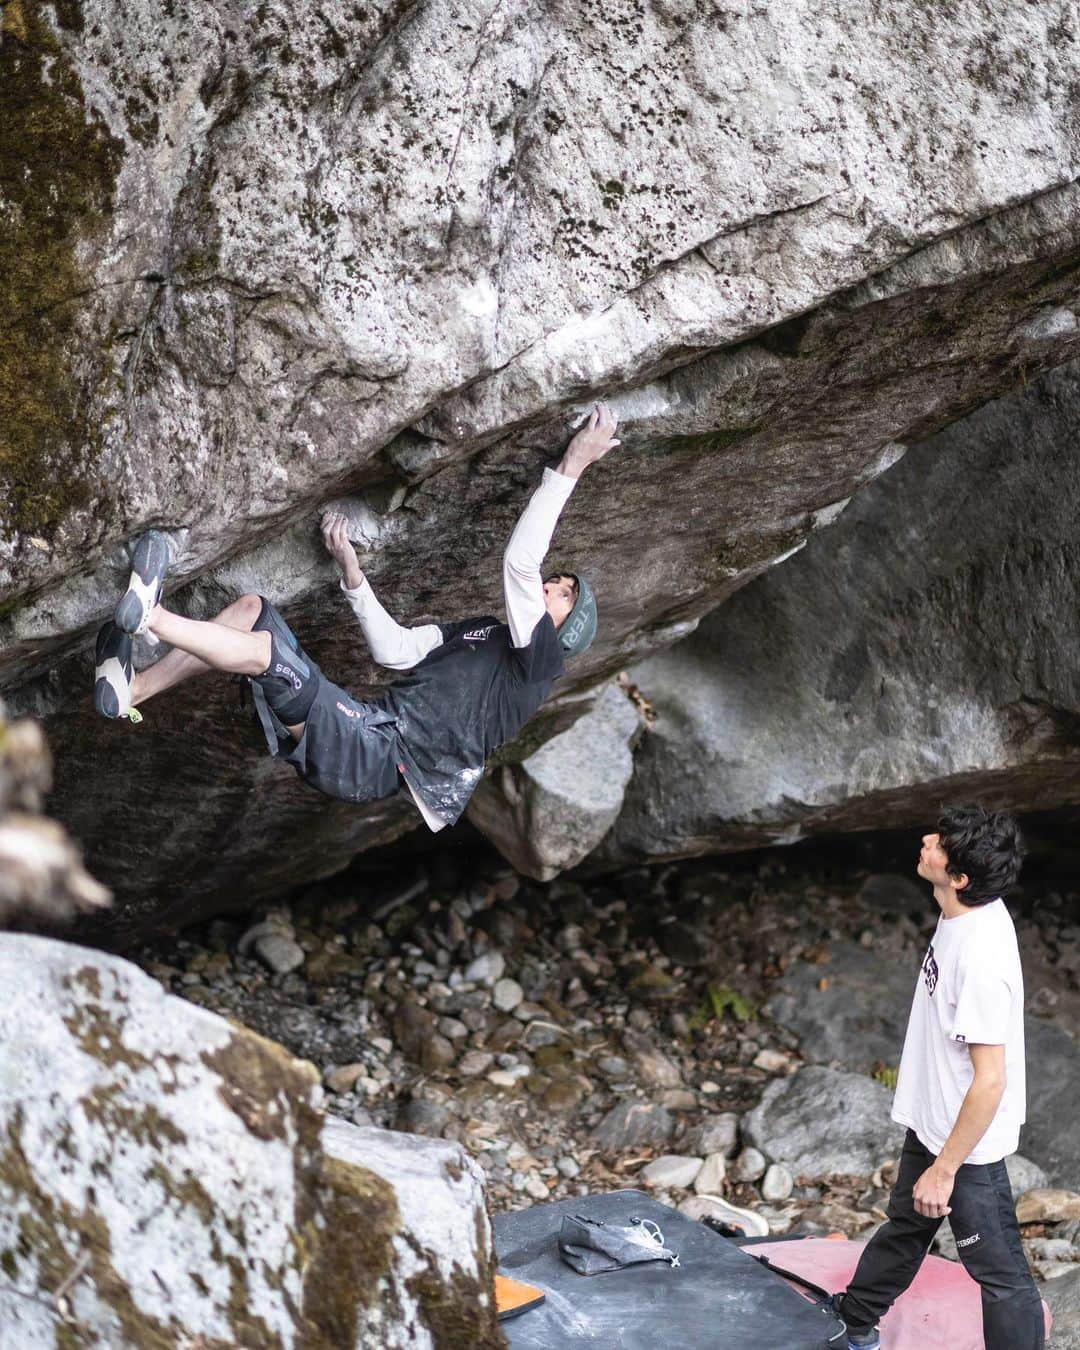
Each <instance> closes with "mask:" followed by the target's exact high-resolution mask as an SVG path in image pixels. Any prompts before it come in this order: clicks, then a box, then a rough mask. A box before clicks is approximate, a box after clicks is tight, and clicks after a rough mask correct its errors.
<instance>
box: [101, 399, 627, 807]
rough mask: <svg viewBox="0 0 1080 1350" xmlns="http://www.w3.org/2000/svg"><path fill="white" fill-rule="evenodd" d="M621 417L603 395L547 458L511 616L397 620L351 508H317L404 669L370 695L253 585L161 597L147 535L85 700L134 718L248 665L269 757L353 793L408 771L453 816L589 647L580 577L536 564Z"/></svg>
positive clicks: (364, 793)
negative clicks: (150, 656) (140, 649)
mask: <svg viewBox="0 0 1080 1350" xmlns="http://www.w3.org/2000/svg"><path fill="white" fill-rule="evenodd" d="M615 429H616V418H615V414H614V413H613V412H612V410H611V409H610V408H609V407H608V406H607V405H605V404H599V405H597V407H596V408H595V410H594V411H593V412H592V413H591V414H590V415H589V417H588V419H587V420H586V422H585V424H584V426H583V427H582V428H581V429H580V430H579V431H578V432H577V434H576V435H575V436H574V437H573V439H572V440H571V441H570V443H569V445H568V446H567V448H566V451H565V453H564V455H563V457H562V459H561V461H560V462H559V464H558V465H557V466H556V468H554V469H545V470H544V475H543V480H542V482H541V483H540V486H539V487H538V488H537V489H536V491H535V492H534V493H533V495H532V498H531V499H530V501H529V503H528V505H527V507H526V508H525V511H524V512H523V514H522V516H521V518H520V519H519V521H518V522H517V525H516V527H515V529H514V532H513V534H512V535H511V537H510V542H509V543H508V545H507V547H506V553H505V555H504V558H503V591H504V596H505V601H506V618H507V621H506V623H501V622H500V621H499V620H498V619H497V618H496V617H494V616H492V615H483V616H480V617H476V618H470V619H465V620H460V621H457V622H453V623H439V624H434V623H432V624H424V625H422V626H420V627H416V628H406V627H402V626H401V625H400V624H398V623H396V622H395V621H394V620H393V619H392V618H391V617H390V616H389V615H388V614H387V612H386V610H385V609H383V607H382V605H381V604H380V603H379V601H378V600H377V599H376V597H375V594H374V592H373V591H372V589H371V584H370V582H369V581H368V580H367V578H366V577H365V576H364V573H363V571H362V570H361V568H360V564H359V560H358V558H357V556H356V551H355V549H354V548H353V546H352V544H351V543H350V541H349V538H348V534H347V523H346V520H345V517H344V516H342V515H340V514H337V513H334V512H328V513H327V514H326V515H325V516H324V517H323V520H322V535H323V540H324V542H325V545H326V548H327V549H328V551H329V552H330V554H331V555H332V557H333V558H334V559H335V561H336V562H337V563H338V566H339V567H340V568H341V573H342V575H341V588H342V590H343V591H344V593H345V597H346V599H347V600H348V602H349V605H350V607H351V608H352V611H353V613H354V614H355V615H356V617H357V618H358V619H359V621H360V627H361V629H362V630H363V633H364V637H365V638H366V640H367V643H368V646H369V648H370V651H371V655H372V657H373V658H374V660H375V661H377V662H378V663H379V664H380V665H382V666H385V667H386V668H388V669H390V670H394V671H400V672H404V673H403V674H402V677H401V678H400V679H398V680H396V681H395V682H394V683H393V684H391V685H390V687H389V688H388V689H387V691H386V693H385V694H384V695H383V696H382V697H381V698H379V699H377V700H375V701H373V702H367V703H363V702H359V701H357V700H356V699H354V698H352V697H351V696H350V695H349V694H348V693H346V691H345V690H344V689H342V688H341V687H340V686H339V685H336V684H334V683H333V682H332V681H331V680H329V679H328V678H327V677H326V675H324V674H323V672H322V671H321V670H320V669H319V667H318V666H317V665H316V664H315V662H314V661H312V660H311V658H310V657H309V656H308V655H307V654H306V653H305V652H304V650H303V648H302V647H301V646H300V644H299V642H298V641H297V639H296V637H295V636H294V635H293V633H292V631H291V630H290V629H289V626H288V625H287V624H286V622H285V620H284V619H283V618H282V616H281V614H280V613H279V612H278V610H277V609H276V608H275V607H274V606H273V605H272V604H271V603H270V602H269V601H268V600H267V599H265V598H264V597H262V596H259V595H253V594H252V595H243V596H241V597H240V598H239V599H238V600H235V601H234V602H233V603H232V604H231V605H229V606H227V607H226V608H225V609H223V610H222V611H221V613H220V614H218V615H217V616H216V617H215V618H214V619H213V620H211V621H209V622H202V621H199V620H196V619H186V618H183V617H182V616H181V615H179V614H175V613H173V612H172V611H171V610H169V609H166V608H165V606H164V605H163V604H162V603H161V594H162V584H163V582H164V580H165V576H166V573H167V570H168V566H169V542H168V539H167V537H166V536H165V535H164V534H163V533H161V532H160V531H150V532H149V533H147V534H145V535H143V536H142V537H141V538H140V540H139V541H138V543H137V545H136V547H135V550H134V553H133V556H132V569H133V570H132V573H131V580H130V581H129V583H128V589H127V591H126V593H125V594H124V596H123V598H122V599H121V601H120V603H119V604H118V605H117V608H116V613H115V616H114V619H113V620H112V621H110V622H109V623H106V624H105V625H104V627H103V628H102V629H101V631H100V633H99V634H98V640H97V649H96V675H95V687H94V703H95V707H96V708H97V710H98V712H100V713H102V714H103V715H104V716H106V717H129V718H131V719H132V720H133V721H141V720H142V719H141V716H140V714H139V713H138V712H137V711H136V709H137V708H138V707H139V706H140V705H141V704H143V703H145V702H146V701H147V700H148V699H151V698H153V697H154V696H155V695H157V694H160V693H163V692H164V691H165V690H166V689H171V688H173V686H175V685H177V684H179V683H180V682H181V681H183V680H186V679H190V678H191V677H192V676H193V675H198V674H200V673H202V672H204V671H206V670H211V669H213V670H221V671H227V672H229V673H231V674H235V675H243V676H246V677H247V678H248V679H249V680H250V682H251V687H252V693H253V695H254V701H255V706H256V709H257V711H258V714H259V720H260V722H261V725H262V728H263V731H264V733H265V736H266V740H267V745H268V747H269V750H270V753H271V754H272V755H274V756H275V757H277V758H279V759H283V760H284V761H285V762H286V763H288V764H291V765H292V766H293V767H294V768H295V769H296V771H297V772H298V773H299V774H300V776H301V777H302V778H303V779H304V780H305V781H306V782H308V783H310V784H311V785H312V786H313V787H315V788H318V789H319V790H320V791H321V792H324V793H326V795H327V796H330V797H336V798H340V799H342V800H344V801H351V802H369V801H375V800H377V799H379V798H382V797H387V796H390V795H392V794H393V793H395V792H396V791H397V790H398V789H399V787H400V786H401V785H402V783H404V785H405V786H406V788H407V789H408V791H409V792H410V793H411V795H412V797H413V799H414V801H415V802H416V805H417V807H418V808H419V810H420V813H421V815H422V816H423V818H424V820H425V822H426V823H427V824H428V826H429V827H430V828H431V829H432V830H439V829H442V828H443V826H445V825H452V824H453V823H454V821H456V820H457V819H458V817H459V816H460V815H461V813H462V812H463V811H464V809H465V806H466V804H467V802H468V800H469V797H470V795H471V794H472V791H473V789H474V788H475V786H476V784H477V783H478V781H479V780H480V777H481V775H482V773H483V770H484V764H485V761H486V760H487V758H488V757H489V755H491V753H492V752H493V751H494V750H495V749H496V748H497V747H498V746H500V745H502V744H504V743H505V742H506V741H509V740H511V739H512V738H513V737H514V736H516V735H517V733H518V732H519V731H520V730H521V728H522V727H523V726H524V725H525V723H526V722H527V721H528V720H529V718H530V717H532V715H533V714H534V713H535V712H536V711H537V709H538V708H539V707H540V705H541V704H542V703H543V701H544V699H545V698H546V697H547V694H548V691H549V690H550V689H551V686H552V683H553V682H554V681H555V680H556V679H557V678H558V677H559V676H560V675H561V674H562V673H563V670H564V665H563V662H564V658H565V657H568V656H576V655H579V654H580V653H581V652H583V651H585V649H586V648H587V647H588V646H589V644H590V643H591V642H592V640H593V638H594V636H595V634H596V625H597V612H596V600H595V597H594V595H593V592H592V590H591V589H590V587H589V584H588V582H587V581H586V580H585V579H584V578H583V577H581V576H579V575H576V574H571V573H566V574H556V575H549V576H548V577H547V578H546V579H544V577H543V574H542V571H541V567H542V563H543V559H544V555H545V554H546V553H547V550H548V545H549V544H550V542H551V536H552V534H553V533H554V530H555V525H556V523H557V521H558V518H559V514H560V512H561V511H562V508H563V506H564V505H565V504H566V502H567V500H568V499H569V497H570V494H571V493H572V492H573V490H574V487H575V485H576V483H577V480H578V478H579V477H580V476H581V474H582V473H583V472H584V470H585V469H586V468H587V467H588V466H589V465H590V464H592V463H594V462H595V461H596V460H598V459H601V458H602V457H603V456H604V455H606V454H607V453H608V451H610V450H611V449H613V448H614V447H615V446H617V445H618V444H619V442H618V441H617V440H616V439H615ZM139 634H148V635H149V636H150V639H151V640H152V641H154V640H156V641H161V642H166V643H168V644H170V646H171V647H172V649H173V650H172V651H170V652H168V653H167V654H166V655H165V656H164V657H163V658H162V659H161V660H160V661H158V662H157V663H156V664H155V665H152V666H150V667H149V668H148V669H146V670H143V671H140V672H138V673H136V672H135V669H134V664H133V660H132V638H133V636H136V635H139Z"/></svg>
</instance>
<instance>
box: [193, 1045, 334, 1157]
mask: <svg viewBox="0 0 1080 1350" xmlns="http://www.w3.org/2000/svg"><path fill="white" fill-rule="evenodd" d="M202 1060H203V1063H204V1064H206V1065H207V1067H208V1068H210V1069H213V1070H214V1072H215V1073H217V1074H219V1075H220V1076H221V1079H222V1083H221V1086H220V1087H219V1088H218V1092H219V1095H220V1096H221V1099H222V1101H223V1102H224V1103H225V1105H226V1106H227V1107H228V1108H229V1109H230V1110H231V1111H234V1112H235V1113H236V1115H238V1116H239V1117H240V1119H241V1120H242V1121H243V1122H244V1124H245V1125H246V1126H247V1128H248V1129H249V1130H250V1131H251V1133H252V1134H253V1135H255V1137H256V1138H257V1139H266V1140H270V1139H278V1140H287V1139H288V1137H289V1128H288V1127H289V1120H290V1117H291V1116H292V1114H293V1111H294V1110H298V1111H300V1112H302V1113H303V1114H304V1115H305V1116H306V1117H310V1119H308V1120H304V1121H298V1122H297V1124H298V1128H299V1133H300V1134H301V1136H302V1137H303V1136H308V1135H310V1134H311V1132H312V1130H313V1129H314V1133H315V1142H317V1138H318V1129H317V1126H314V1125H313V1123H312V1122H313V1121H315V1120H316V1119H317V1117H316V1113H315V1111H314V1109H313V1108H311V1107H309V1106H307V1105H306V1104H307V1101H308V1098H309V1097H310V1094H311V1089H312V1087H313V1086H314V1084H315V1083H317V1082H318V1073H317V1071H316V1069H315V1068H314V1066H313V1065H311V1064H308V1063H307V1061H306V1060H302V1059H295V1058H294V1057H293V1056H292V1055H290V1054H289V1052H288V1051H287V1050H286V1049H285V1048H284V1047H283V1046H280V1045H277V1044H276V1043H275V1042H274V1041H268V1040H265V1039H264V1038H263V1037H262V1036H257V1035H255V1033H254V1032H249V1031H245V1032H240V1033H238V1034H237V1035H235V1036H233V1037H232V1038H231V1039H230V1041H229V1042H228V1044H227V1045H225V1046H224V1047H223V1048H222V1049H221V1050H214V1051H211V1052H206V1053H204V1054H203V1056H202ZM305 1126H306V1128H305ZM304 1142H305V1143H307V1144H308V1145H310V1143H311V1142H312V1141H311V1140H310V1139H308V1138H304Z"/></svg>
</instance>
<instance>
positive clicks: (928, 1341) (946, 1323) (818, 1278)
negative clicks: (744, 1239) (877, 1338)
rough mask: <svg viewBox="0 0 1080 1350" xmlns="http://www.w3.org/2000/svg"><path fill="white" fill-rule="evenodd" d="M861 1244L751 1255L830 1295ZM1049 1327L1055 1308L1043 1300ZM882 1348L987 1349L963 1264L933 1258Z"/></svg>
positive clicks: (845, 1278) (757, 1249)
mask: <svg viewBox="0 0 1080 1350" xmlns="http://www.w3.org/2000/svg"><path fill="white" fill-rule="evenodd" d="M863 1245H864V1244H863V1243H861V1242H835V1241H830V1240H829V1239H827V1238H804V1239H802V1240H801V1241H797V1242H762V1241H753V1242H749V1243H746V1244H744V1246H743V1250H744V1251H746V1252H748V1253H752V1254H753V1253H756V1254H757V1255H764V1256H767V1257H768V1258H769V1260H770V1261H772V1262H774V1263H775V1265H777V1266H779V1267H782V1268H783V1269H784V1270H790V1271H791V1272H792V1273H793V1274H795V1275H801V1276H802V1277H803V1278H804V1279H809V1280H812V1281H813V1282H814V1283H815V1284H818V1285H820V1286H821V1287H822V1288H823V1289H826V1290H828V1292H829V1293H830V1294H835V1293H838V1292H839V1291H840V1290H842V1289H846V1288H847V1285H848V1282H849V1281H850V1279H851V1277H852V1275H854V1273H855V1267H856V1265H858V1262H859V1257H860V1256H861V1255H862V1250H863ZM1043 1316H1044V1317H1045V1319H1046V1330H1047V1334H1048V1335H1049V1332H1050V1310H1049V1309H1048V1308H1047V1307H1046V1304H1045V1303H1044V1304H1043ZM881 1350H983V1337H982V1298H981V1295H980V1293H979V1286H978V1285H977V1284H976V1283H975V1281H974V1280H973V1279H972V1278H971V1276H970V1275H969V1274H968V1273H967V1271H966V1270H965V1269H964V1267H963V1266H962V1265H960V1264H959V1263H958V1262H956V1261H947V1260H946V1259H945V1258H944V1257H942V1256H928V1257H927V1258H926V1260H925V1261H924V1262H923V1263H922V1265H921V1266H920V1267H919V1273H918V1274H917V1275H916V1276H915V1279H914V1281H913V1282H912V1284H911V1287H910V1288H909V1289H908V1290H907V1292H906V1293H904V1294H903V1295H901V1297H900V1298H899V1299H897V1301H896V1303H894V1304H893V1306H892V1307H891V1308H890V1309H889V1311H888V1312H887V1313H886V1314H885V1317H884V1318H883V1319H882V1322H881Z"/></svg>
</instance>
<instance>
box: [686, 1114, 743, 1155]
mask: <svg viewBox="0 0 1080 1350" xmlns="http://www.w3.org/2000/svg"><path fill="white" fill-rule="evenodd" d="M738 1138H739V1117H738V1116H737V1115H736V1114H735V1112H734V1111H721V1112H719V1113H718V1114H716V1115H709V1116H706V1117H705V1118H704V1119H703V1120H701V1121H699V1122H698V1124H696V1125H693V1126H691V1128H690V1129H689V1130H687V1132H686V1135H685V1137H684V1138H683V1144H684V1145H685V1147H686V1148H687V1149H688V1150H689V1152H691V1153H702V1154H705V1155H706V1156H708V1155H709V1154H711V1153H722V1154H723V1155H724V1157H725V1158H730V1157H731V1155H732V1154H733V1153H734V1152H735V1148H736V1146H737V1143H738Z"/></svg>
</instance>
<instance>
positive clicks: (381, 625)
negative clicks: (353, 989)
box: [341, 469, 577, 830]
mask: <svg viewBox="0 0 1080 1350" xmlns="http://www.w3.org/2000/svg"><path fill="white" fill-rule="evenodd" d="M576 482H577V479H575V478H568V477H567V476H566V475H565V474H561V473H556V472H555V470H554V469H545V470H544V476H543V479H542V480H541V482H540V486H539V487H538V488H537V489H536V491H535V492H534V493H533V495H532V496H531V497H530V499H529V504H528V505H527V506H526V508H525V510H524V511H523V512H522V513H521V517H520V519H519V520H518V523H517V525H516V526H515V527H514V532H513V534H512V535H511V536H510V541H509V543H508V544H507V546H506V552H505V554H504V555H503V595H504V598H505V601H506V619H507V624H508V625H509V628H510V636H511V640H512V642H513V645H514V646H515V647H527V646H528V645H529V639H530V638H531V636H532V633H533V629H534V628H535V627H536V625H537V624H538V623H539V621H540V620H541V619H542V618H543V617H544V614H545V613H546V610H547V607H546V606H545V604H544V578H543V573H542V570H541V569H542V566H543V562H544V557H545V555H546V553H547V551H548V547H549V546H550V544H551V536H552V535H553V534H554V533H555V526H556V524H557V523H558V520H559V515H560V514H561V512H562V509H563V507H564V506H565V505H566V503H567V501H568V500H569V497H570V494H571V493H572V492H573V490H574V486H575V484H576ZM341 589H342V591H344V593H345V598H346V599H347V600H348V602H349V607H350V608H351V609H352V612H353V613H354V614H355V615H356V617H357V619H358V620H359V621H360V627H361V629H362V630H363V633H364V638H365V640H366V641H367V644H368V648H369V649H370V651H371V655H372V657H373V658H374V660H375V661H377V662H378V664H379V665H380V666H384V667H386V669H388V670H411V669H412V668H413V666H417V665H419V664H420V662H421V661H422V660H423V659H424V657H425V656H427V655H428V654H429V653H430V652H433V651H434V650H435V648H436V647H438V646H439V645H440V644H441V643H442V641H443V636H442V630H441V629H440V627H439V625H438V624H435V623H426V624H421V625H419V626H418V627H416V628H405V627H404V626H403V625H402V624H399V623H397V622H396V621H395V620H394V619H392V618H391V617H390V615H389V614H387V612H386V610H385V609H384V608H383V607H382V605H381V604H380V603H379V600H378V598H377V597H376V595H375V592H374V591H373V590H372V588H371V583H370V582H369V581H368V579H367V578H366V577H365V578H364V579H363V581H361V583H360V585H359V586H354V587H352V588H351V589H350V588H349V587H348V586H346V585H345V581H344V578H343V579H342V581H341ZM409 790H410V792H412V789H411V787H410V789H409ZM412 797H413V800H414V801H415V802H416V804H417V806H418V807H419V808H420V814H421V815H422V816H423V817H424V821H425V823H426V824H427V825H428V827H429V828H430V829H432V830H441V829H442V828H443V825H444V823H445V822H444V821H442V820H440V819H439V818H438V817H437V816H435V815H434V814H433V813H432V812H431V811H429V810H427V808H425V806H424V805H423V803H422V802H421V801H420V799H419V797H418V796H417V794H416V793H415V792H412Z"/></svg>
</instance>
